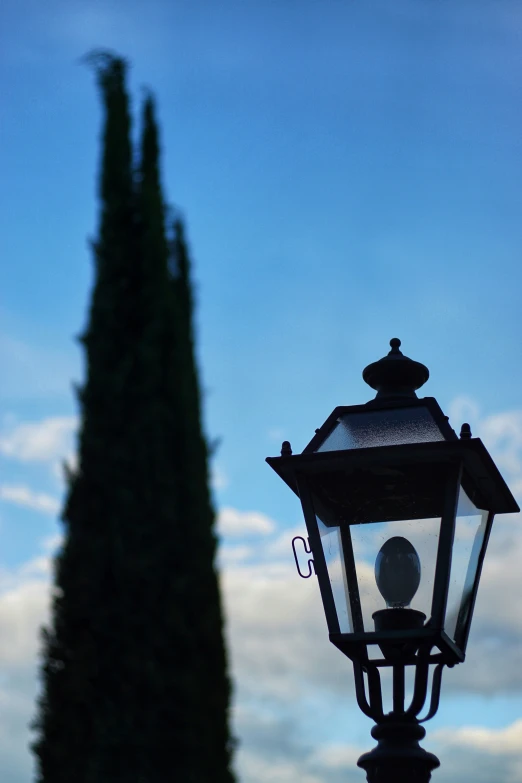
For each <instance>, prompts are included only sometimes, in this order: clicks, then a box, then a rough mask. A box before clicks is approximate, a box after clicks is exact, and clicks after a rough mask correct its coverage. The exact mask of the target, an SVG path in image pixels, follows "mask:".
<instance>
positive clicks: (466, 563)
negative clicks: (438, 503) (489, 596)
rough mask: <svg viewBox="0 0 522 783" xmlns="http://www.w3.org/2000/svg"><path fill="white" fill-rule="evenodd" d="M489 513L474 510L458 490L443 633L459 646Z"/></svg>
mask: <svg viewBox="0 0 522 783" xmlns="http://www.w3.org/2000/svg"><path fill="white" fill-rule="evenodd" d="M488 516H489V512H488V511H484V510H483V509H480V508H477V506H476V505H475V504H474V503H473V502H472V501H471V500H470V499H469V497H468V495H467V494H466V492H465V490H464V488H463V487H461V488H460V492H459V501H458V505H457V516H456V519H455V540H454V544H453V553H452V560H451V572H450V584H449V592H448V604H447V609H446V623H445V631H446V633H447V634H448V636H450V637H451V638H452V639H453V640H454V641H456V642H457V643H459V637H460V636H461V634H462V632H463V630H464V629H465V626H466V624H467V621H468V618H469V613H470V610H471V601H472V598H473V588H474V585H475V580H476V578H477V570H478V565H479V558H480V553H481V551H482V547H483V545H484V539H485V535H486V531H487V523H488Z"/></svg>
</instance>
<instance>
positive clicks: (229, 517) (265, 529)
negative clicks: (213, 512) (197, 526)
mask: <svg viewBox="0 0 522 783" xmlns="http://www.w3.org/2000/svg"><path fill="white" fill-rule="evenodd" d="M218 530H219V532H220V534H221V535H224V536H247V535H262V536H266V535H269V534H270V533H273V532H274V530H275V522H273V521H272V520H271V519H270V518H269V517H267V516H266V515H265V514H261V513H260V512H259V511H238V510H237V509H236V508H230V507H226V508H222V509H221V510H220V512H219V515H218Z"/></svg>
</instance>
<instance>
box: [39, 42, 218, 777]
mask: <svg viewBox="0 0 522 783" xmlns="http://www.w3.org/2000/svg"><path fill="white" fill-rule="evenodd" d="M97 70H98V78H99V84H100V88H101V93H102V96H103V100H104V106H105V133H104V138H103V158H102V176H101V181H100V197H101V203H102V209H101V220H100V229H99V238H98V241H97V243H96V245H95V261H96V279H95V285H94V290H93V294H92V302H91V308H90V314H89V322H88V326H87V329H86V332H85V334H84V336H83V338H82V340H83V342H84V345H85V351H86V359H87V377H86V383H85V386H84V387H83V389H82V391H81V393H80V401H81V408H82V427H81V432H80V439H79V463H78V469H77V470H76V472H75V473H74V474H72V475H71V476H70V480H69V492H68V497H67V501H66V505H65V509H64V514H63V519H64V523H65V539H64V545H63V548H62V551H61V553H60V555H59V557H58V558H57V561H56V575H55V582H56V594H55V598H54V602H53V608H52V623H51V627H50V628H49V629H47V630H46V631H45V633H44V651H43V692H42V696H41V700H40V705H39V715H38V719H37V721H36V727H37V729H38V739H37V741H36V742H35V745H34V750H35V753H36V756H37V762H38V780H39V781H41V783H73V781H74V783H163V781H169V780H172V781H177V782H179V783H231V781H232V780H233V777H232V774H231V772H230V752H229V746H230V735H229V729H228V702H229V695H230V686H229V681H228V677H227V673H226V655H225V649H224V644H223V632H222V612H221V605H220V596H219V589H218V581H217V575H216V572H215V568H214V556H215V548H216V542H215V536H214V532H213V526H214V513H213V509H212V503H211V498H210V494H209V489H208V468H207V446H206V441H205V438H204V436H203V434H202V431H201V421H200V392H199V383H198V374H197V368H196V365H195V361H194V344H193V343H194V340H193V331H192V310H193V303H192V298H191V285H190V279H189V261H188V255H187V249H186V245H185V241H184V238H183V231H182V225H181V223H180V221H177V222H176V225H175V229H174V237H173V239H172V241H170V242H167V239H166V236H165V233H166V232H165V209H164V202H163V196H162V189H161V184H160V176H159V164H158V160H159V145H158V133H157V127H156V123H155V118H154V105H153V101H152V98H151V97H150V96H149V97H148V98H147V99H146V100H145V103H144V112H143V132H142V141H141V149H140V163H139V166H138V170H137V171H134V170H133V161H132V149H131V144H130V115H129V109H128V98H127V94H126V90H125V63H124V62H123V61H122V60H120V59H118V58H112V57H106V58H102V59H101V60H100V59H98V60H97Z"/></svg>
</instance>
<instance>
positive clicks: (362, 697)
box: [353, 661, 377, 721]
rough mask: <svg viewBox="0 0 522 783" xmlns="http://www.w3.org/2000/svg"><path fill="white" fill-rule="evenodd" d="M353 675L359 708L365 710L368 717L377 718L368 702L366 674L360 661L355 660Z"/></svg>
mask: <svg viewBox="0 0 522 783" xmlns="http://www.w3.org/2000/svg"><path fill="white" fill-rule="evenodd" d="M353 676H354V680H355V695H356V697H357V704H358V705H359V709H360V710H361V712H363V713H364V714H365V715H367V716H368V718H373V720H375V721H376V720H377V719H376V717H375V715H374V712H373V710H372V708H371V706H370V704H369V703H368V699H367V698H366V689H365V687H364V674H363V670H362V665H361V662H360V661H353Z"/></svg>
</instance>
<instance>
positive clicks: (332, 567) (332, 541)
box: [317, 517, 354, 633]
mask: <svg viewBox="0 0 522 783" xmlns="http://www.w3.org/2000/svg"><path fill="white" fill-rule="evenodd" d="M317 525H318V528H319V534H320V536H321V544H322V546H323V552H324V559H325V561H326V567H327V569H328V577H329V579H330V584H331V586H332V593H333V599H334V603H335V609H336V611H337V619H338V621H339V630H340V632H341V633H351V632H352V631H353V630H354V629H353V624H352V616H351V611H350V600H349V594H348V585H347V582H346V568H345V563H344V553H343V547H342V543H341V531H340V528H338V527H326V525H324V524H323V523H322V522H321V520H320V519H319V517H317Z"/></svg>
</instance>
